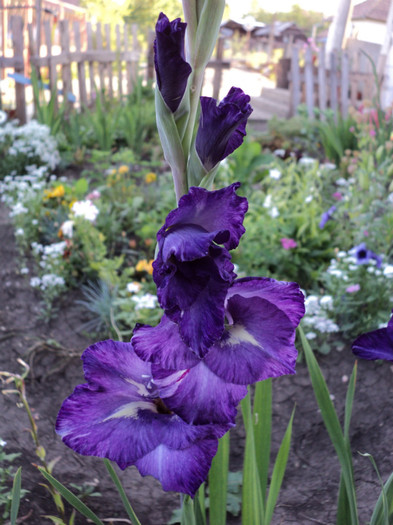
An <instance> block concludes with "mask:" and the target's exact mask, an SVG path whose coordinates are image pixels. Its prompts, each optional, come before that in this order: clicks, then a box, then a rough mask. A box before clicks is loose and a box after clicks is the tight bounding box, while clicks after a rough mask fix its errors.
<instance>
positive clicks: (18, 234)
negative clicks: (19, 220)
mask: <svg viewBox="0 0 393 525" xmlns="http://www.w3.org/2000/svg"><path fill="white" fill-rule="evenodd" d="M24 234H25V230H24V229H23V228H18V229H17V230H15V235H16V236H17V237H22V236H23V235H24Z"/></svg>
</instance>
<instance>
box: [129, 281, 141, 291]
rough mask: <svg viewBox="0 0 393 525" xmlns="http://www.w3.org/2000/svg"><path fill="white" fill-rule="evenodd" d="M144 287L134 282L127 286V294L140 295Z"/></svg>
mask: <svg viewBox="0 0 393 525" xmlns="http://www.w3.org/2000/svg"><path fill="white" fill-rule="evenodd" d="M141 288H142V286H141V285H140V284H139V283H136V282H133V283H128V284H127V292H129V293H138V292H139V291H140V289H141Z"/></svg>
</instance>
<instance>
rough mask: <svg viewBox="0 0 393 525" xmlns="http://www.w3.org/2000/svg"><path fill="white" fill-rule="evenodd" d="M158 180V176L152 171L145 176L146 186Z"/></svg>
mask: <svg viewBox="0 0 393 525" xmlns="http://www.w3.org/2000/svg"><path fill="white" fill-rule="evenodd" d="M156 180H157V175H156V174H155V173H153V172H152V171H150V172H149V173H146V175H145V182H146V184H151V183H152V182H155V181H156Z"/></svg>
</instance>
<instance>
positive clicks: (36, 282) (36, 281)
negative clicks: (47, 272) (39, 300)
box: [30, 277, 41, 288]
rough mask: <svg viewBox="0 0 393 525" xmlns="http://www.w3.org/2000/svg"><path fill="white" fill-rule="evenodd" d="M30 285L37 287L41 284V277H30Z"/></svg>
mask: <svg viewBox="0 0 393 525" xmlns="http://www.w3.org/2000/svg"><path fill="white" fill-rule="evenodd" d="M30 286H32V287H33V288H38V287H39V286H41V279H40V278H39V277H32V278H31V279H30Z"/></svg>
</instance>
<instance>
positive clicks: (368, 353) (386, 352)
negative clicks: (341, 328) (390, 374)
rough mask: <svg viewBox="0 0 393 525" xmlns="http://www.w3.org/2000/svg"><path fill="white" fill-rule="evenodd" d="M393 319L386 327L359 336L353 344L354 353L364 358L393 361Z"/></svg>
mask: <svg viewBox="0 0 393 525" xmlns="http://www.w3.org/2000/svg"><path fill="white" fill-rule="evenodd" d="M392 319H393V318H392ZM392 319H391V320H390V321H389V324H388V326H387V327H386V328H380V329H379V330H374V331H373V332H367V333H366V334H362V335H361V336H359V337H358V338H357V339H356V340H355V341H354V343H353V344H352V351H353V353H354V354H355V355H356V356H358V357H361V358H362V359H368V360H374V359H385V360H386V361H393V322H392Z"/></svg>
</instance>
